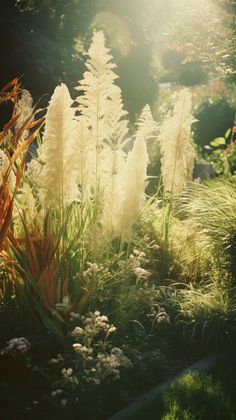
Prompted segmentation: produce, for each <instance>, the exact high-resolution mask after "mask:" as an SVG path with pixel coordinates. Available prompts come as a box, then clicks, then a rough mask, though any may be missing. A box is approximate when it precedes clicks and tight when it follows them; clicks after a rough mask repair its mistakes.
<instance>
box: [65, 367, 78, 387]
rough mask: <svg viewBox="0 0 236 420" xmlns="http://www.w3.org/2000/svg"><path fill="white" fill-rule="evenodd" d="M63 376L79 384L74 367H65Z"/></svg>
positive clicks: (67, 380)
mask: <svg viewBox="0 0 236 420" xmlns="http://www.w3.org/2000/svg"><path fill="white" fill-rule="evenodd" d="M61 373H62V376H63V378H64V380H65V381H66V382H69V383H70V384H74V385H78V383H79V381H78V379H77V377H76V376H75V375H73V373H74V371H73V369H72V368H67V369H66V368H63V369H62V371H61Z"/></svg>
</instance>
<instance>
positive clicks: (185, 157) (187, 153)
mask: <svg viewBox="0 0 236 420" xmlns="http://www.w3.org/2000/svg"><path fill="white" fill-rule="evenodd" d="M191 107H192V101H191V93H190V92H189V90H188V89H183V90H182V91H180V93H179V96H178V100H177V102H176V104H175V106H174V110H173V112H172V113H170V114H168V115H167V117H166V118H165V120H164V122H163V124H162V126H161V128H160V137H159V138H160V149H161V155H162V159H161V173H162V179H163V184H164V190H165V193H166V195H167V196H170V197H172V196H175V195H176V194H178V193H179V192H180V191H182V190H183V189H184V188H185V187H186V184H187V182H188V181H189V180H191V178H192V173H193V166H194V157H195V151H194V147H193V145H192V144H191V139H190V135H191V125H192V123H193V122H194V121H196V120H195V119H194V117H193V115H192V114H191Z"/></svg>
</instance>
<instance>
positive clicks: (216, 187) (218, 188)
mask: <svg viewBox="0 0 236 420" xmlns="http://www.w3.org/2000/svg"><path fill="white" fill-rule="evenodd" d="M180 208H181V210H182V212H183V214H185V216H187V217H189V218H191V220H193V221H194V223H196V225H197V226H198V229H199V230H202V231H203V232H206V234H207V235H208V236H209V238H210V239H211V242H212V244H213V248H214V250H213V252H214V254H215V256H216V258H215V260H217V258H218V260H219V261H220V264H221V266H222V265H224V266H225V264H229V265H228V267H229V268H230V270H231V273H232V275H233V276H234V275H235V264H236V262H235V249H236V217H235V214H236V213H235V212H236V184H235V181H234V180H233V179H232V180H231V181H228V180H224V179H220V180H218V179H216V180H212V181H208V182H207V183H206V184H193V185H192V186H191V187H189V188H188V190H187V191H186V193H185V195H184V199H183V202H182V205H181V206H180ZM216 263H217V261H216Z"/></svg>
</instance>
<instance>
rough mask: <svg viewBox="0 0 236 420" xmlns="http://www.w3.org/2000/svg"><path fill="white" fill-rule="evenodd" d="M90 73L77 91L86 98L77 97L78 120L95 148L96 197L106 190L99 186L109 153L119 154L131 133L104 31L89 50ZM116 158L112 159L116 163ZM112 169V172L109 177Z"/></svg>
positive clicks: (94, 39)
mask: <svg viewBox="0 0 236 420" xmlns="http://www.w3.org/2000/svg"><path fill="white" fill-rule="evenodd" d="M88 56H89V58H88V61H87V63H86V67H87V71H86V72H85V73H84V78H83V79H82V80H81V82H80V84H79V86H78V87H77V88H76V89H77V90H78V91H82V92H83V95H81V96H78V97H77V99H76V101H77V102H78V104H79V106H78V110H79V111H80V117H79V120H81V119H83V120H84V121H85V124H86V126H87V129H88V130H89V133H90V142H91V143H93V146H91V147H90V151H92V150H93V151H94V154H95V157H94V160H95V180H96V185H95V195H96V193H97V192H100V189H103V190H104V185H103V186H101V185H100V181H101V177H102V178H103V182H104V179H105V177H104V175H103V176H102V175H101V173H102V172H103V170H104V166H105V161H106V157H105V160H104V156H106V150H108V153H109V149H112V150H113V153H114V154H116V153H118V150H119V149H122V148H123V147H124V144H125V142H126V141H125V138H126V137H127V133H128V121H127V120H126V119H125V118H124V117H125V115H126V114H127V113H126V111H124V109H123V103H122V98H121V91H120V88H119V87H118V86H116V85H115V84H114V82H115V80H116V79H117V77H118V76H117V75H116V74H115V73H114V72H113V68H114V67H116V66H115V64H113V63H112V62H111V59H112V56H111V55H110V54H109V49H107V48H106V47H105V37H104V34H103V32H95V33H94V35H93V39H92V44H91V46H90V48H89V51H88ZM115 160H116V158H113V161H115ZM105 173H107V179H108V178H109V171H108V168H106V167H105ZM112 173H113V170H111V171H110V176H111V174H112Z"/></svg>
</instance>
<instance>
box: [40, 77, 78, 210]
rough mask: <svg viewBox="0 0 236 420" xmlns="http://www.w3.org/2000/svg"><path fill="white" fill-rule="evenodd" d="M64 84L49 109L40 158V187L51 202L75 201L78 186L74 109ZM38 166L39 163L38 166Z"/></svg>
mask: <svg viewBox="0 0 236 420" xmlns="http://www.w3.org/2000/svg"><path fill="white" fill-rule="evenodd" d="M72 102H73V101H72V99H71V97H70V94H69V91H68V88H67V87H66V85H65V84H61V85H59V86H57V87H56V89H55V91H54V93H53V95H52V97H51V100H50V103H49V106H48V110H47V115H46V120H45V131H44V135H43V145H42V148H41V149H40V150H39V155H38V158H39V160H40V161H42V162H43V166H42V170H41V173H40V187H41V188H42V189H44V190H45V192H46V197H47V199H48V200H49V201H52V200H54V199H56V200H60V201H61V202H62V203H63V202H65V203H66V202H72V201H76V200H77V199H78V196H79V189H78V186H77V183H76V176H75V167H76V161H75V159H76V156H75V150H76V148H75V121H74V114H75V111H74V109H73V108H72V107H71V105H72ZM36 166H37V165H36Z"/></svg>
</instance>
